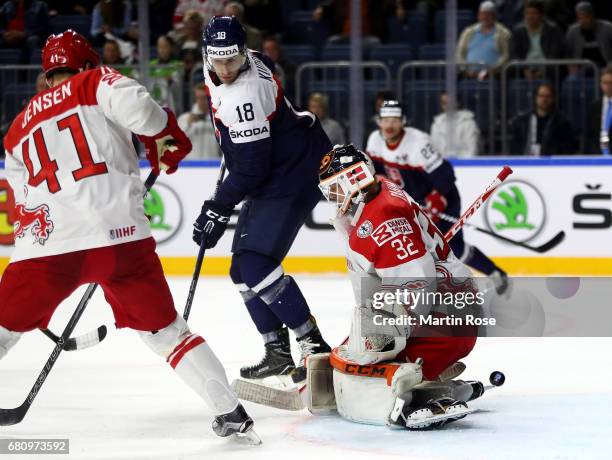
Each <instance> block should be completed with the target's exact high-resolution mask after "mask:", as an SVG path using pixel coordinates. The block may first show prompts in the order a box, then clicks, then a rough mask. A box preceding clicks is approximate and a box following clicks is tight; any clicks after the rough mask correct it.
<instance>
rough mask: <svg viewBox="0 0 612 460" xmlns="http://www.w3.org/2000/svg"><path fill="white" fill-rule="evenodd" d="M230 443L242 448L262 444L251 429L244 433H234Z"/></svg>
mask: <svg viewBox="0 0 612 460" xmlns="http://www.w3.org/2000/svg"><path fill="white" fill-rule="evenodd" d="M232 441H234V442H236V443H237V444H241V445H244V446H259V445H261V444H262V441H261V438H260V437H259V435H258V434H257V433H256V432H255V430H254V429H253V428H251V429H250V430H249V431H247V432H246V433H234V434H233V435H232Z"/></svg>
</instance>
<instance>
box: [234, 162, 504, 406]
mask: <svg viewBox="0 0 612 460" xmlns="http://www.w3.org/2000/svg"><path fill="white" fill-rule="evenodd" d="M510 174H512V169H510V167H509V166H504V167H503V169H502V170H501V171H500V172H499V174H498V175H497V177H496V178H495V180H493V182H492V183H491V184H490V185H489V186H488V187H487V188H486V189H485V191H484V192H483V193H482V194H481V195H480V196H479V197H478V198H476V200H475V201H474V202H473V203H472V205H471V206H470V207H469V208H468V209H467V210H466V211H465V212H464V213H463V215H462V216H461V218H460V219H457V221H456V222H455V224H454V225H453V226H452V227H451V228H450V230H449V231H448V232H447V233H446V235H444V239H445V240H446V241H450V240H451V239H452V238H453V237H454V236H455V235H456V234H457V233H459V230H461V227H463V226H464V225H465V223H466V221H467V219H469V218H470V217H472V216H473V215H474V214H475V212H476V211H477V210H478V208H480V206H482V204H483V203H484V202H485V201H486V200H487V199H488V198H489V197H490V196H491V195H492V194H493V192H494V191H495V190H496V189H497V188H498V187H499V186H500V185H501V183H502V182H503V181H504V180H506V178H507V177H508V176H509V175H510ZM232 388H233V390H234V392H235V393H236V395H237V396H238V397H239V398H240V399H243V400H245V401H251V402H254V403H257V404H263V405H266V406H271V407H276V408H278V409H284V410H301V409H303V408H304V407H305V404H304V401H303V399H302V393H303V392H304V391H305V390H306V385H305V384H304V385H301V386H300V387H294V388H291V389H288V390H285V389H281V388H275V387H272V386H268V385H265V384H263V383H261V382H250V381H247V380H244V379H236V380H234V381H233V382H232Z"/></svg>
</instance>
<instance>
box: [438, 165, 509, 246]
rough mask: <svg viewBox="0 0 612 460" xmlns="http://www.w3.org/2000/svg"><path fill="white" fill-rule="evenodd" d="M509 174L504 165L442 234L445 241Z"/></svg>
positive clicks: (456, 231) (457, 231)
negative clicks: (444, 233)
mask: <svg viewBox="0 0 612 460" xmlns="http://www.w3.org/2000/svg"><path fill="white" fill-rule="evenodd" d="M510 174H512V169H510V167H509V166H504V167H503V169H502V170H501V171H500V172H499V174H498V175H497V177H496V178H495V180H494V181H493V182H491V184H490V185H489V186H488V187H487V189H486V190H485V191H484V192H482V194H481V195H480V196H479V197H478V198H476V199H475V200H474V202H473V203H472V204H471V205H470V207H469V208H467V209H466V211H465V212H464V213H463V214H462V215H461V217H460V218H459V219H457V222H455V223H454V224H453V226H452V227H451V228H450V229H449V230H448V232H446V235H444V239H445V240H446V241H450V240H451V238H452V237H453V236H455V235H456V234H457V233H459V230H461V227H463V226H464V225H465V222H466V221H467V220H468V219H469V218H470V217H472V216H473V215H474V213H475V212H476V211H477V210H478V209H479V208H480V206H482V204H483V203H484V202H485V201H487V200H488V199H489V197H490V196H491V195H492V194H493V192H494V191H495V189H497V187H499V186H500V185H501V183H502V182H503V181H505V180H506V178H507V177H508V176H509V175H510Z"/></svg>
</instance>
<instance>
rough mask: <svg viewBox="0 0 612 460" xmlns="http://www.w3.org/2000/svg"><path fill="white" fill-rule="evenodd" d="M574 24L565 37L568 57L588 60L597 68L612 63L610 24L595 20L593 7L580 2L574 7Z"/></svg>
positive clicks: (611, 29) (611, 28)
mask: <svg viewBox="0 0 612 460" xmlns="http://www.w3.org/2000/svg"><path fill="white" fill-rule="evenodd" d="M575 12H576V21H577V22H576V23H575V24H573V25H572V26H571V27H570V28H569V29H568V31H567V34H566V35H565V41H566V46H567V50H568V57H569V58H570V59H588V60H590V61H593V62H594V63H595V64H596V65H597V66H598V67H599V68H602V67H605V66H606V65H607V64H608V63H609V62H612V23H610V22H609V21H604V20H602V19H597V18H596V17H595V12H594V10H593V5H591V3H589V2H580V3H578V4H577V5H576V8H575Z"/></svg>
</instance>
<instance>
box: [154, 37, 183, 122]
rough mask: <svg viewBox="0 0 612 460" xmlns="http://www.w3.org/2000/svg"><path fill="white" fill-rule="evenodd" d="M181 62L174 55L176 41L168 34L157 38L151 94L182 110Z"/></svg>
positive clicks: (168, 105) (174, 108) (167, 104)
mask: <svg viewBox="0 0 612 460" xmlns="http://www.w3.org/2000/svg"><path fill="white" fill-rule="evenodd" d="M180 67H181V63H180V62H179V61H178V60H177V59H175V57H174V41H173V40H172V39H171V38H170V37H168V36H167V35H162V36H160V37H159V38H158V39H157V58H155V59H151V62H150V70H149V75H150V76H151V96H153V98H154V99H155V100H156V101H157V102H158V103H159V104H160V105H163V106H167V107H170V108H171V109H172V110H173V111H175V112H176V111H182V107H181V104H180V101H181V88H180V75H179V73H180Z"/></svg>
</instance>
